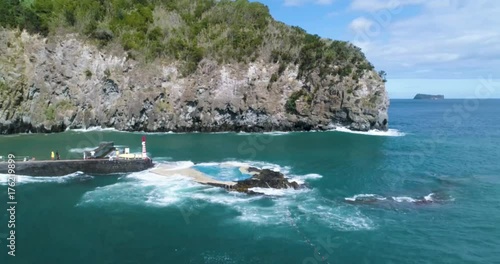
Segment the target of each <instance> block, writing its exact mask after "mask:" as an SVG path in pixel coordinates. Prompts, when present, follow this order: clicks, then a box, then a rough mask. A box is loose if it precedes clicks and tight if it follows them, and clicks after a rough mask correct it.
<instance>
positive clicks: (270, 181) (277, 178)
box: [232, 168, 300, 194]
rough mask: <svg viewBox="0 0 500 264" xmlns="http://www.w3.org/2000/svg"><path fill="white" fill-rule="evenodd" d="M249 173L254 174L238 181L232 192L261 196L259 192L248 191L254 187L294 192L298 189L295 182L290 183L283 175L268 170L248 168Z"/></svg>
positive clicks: (298, 186)
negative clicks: (291, 190)
mask: <svg viewBox="0 0 500 264" xmlns="http://www.w3.org/2000/svg"><path fill="white" fill-rule="evenodd" d="M248 171H249V172H250V173H255V174H254V175H253V176H252V177H251V178H249V179H246V180H242V181H238V182H237V184H236V185H234V186H233V187H232V189H233V190H235V191H238V192H244V193H248V194H261V193H259V192H255V191H251V190H249V189H251V188H254V187H260V188H274V189H288V188H293V189H295V190H297V189H299V188H300V185H299V184H298V183H297V182H294V181H292V182H290V181H288V179H287V178H285V176H284V175H283V173H280V172H277V171H273V170H269V169H263V170H260V169H257V168H249V169H248Z"/></svg>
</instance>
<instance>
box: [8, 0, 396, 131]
mask: <svg viewBox="0 0 500 264" xmlns="http://www.w3.org/2000/svg"><path fill="white" fill-rule="evenodd" d="M204 3H209V2H207V1H192V3H191V2H186V3H184V2H183V3H178V4H179V5H181V4H182V5H184V4H192V5H201V4H204ZM158 5H159V4H158ZM210 5H211V6H206V7H204V8H205V9H202V10H205V11H204V12H205V13H203V16H202V17H205V18H207V19H208V18H209V19H208V20H206V21H205V20H202V19H201V20H199V21H197V20H193V21H191V20H189V21H191V22H190V23H191V24H189V23H187V21H183V19H188V18H189V16H184V14H183V13H182V12H184V11H185V10H194V8H193V9H190V8H187V7H186V8H184V7H183V9H181V7H168V8H170V9H168V8H167V7H161V6H156V7H154V5H153V4H152V5H150V6H146V7H141V8H143V9H144V10H143V11H144V14H145V16H147V19H146V18H145V19H146V20H145V21H146V22H145V23H146V24H139V25H138V26H137V27H138V28H137V29H134V28H133V26H134V25H135V24H133V25H132V24H130V25H128V24H127V25H124V28H123V30H122V31H120V30H118V29H116V28H115V27H111V26H110V25H111V24H110V25H108V24H106V23H108V22H107V21H110V20H112V19H115V20H116V21H118V22H116V23H128V22H126V21H124V22H122V20H119V19H121V18H120V17H119V16H118V17H115V16H114V15H115V13H114V12H110V13H106V14H105V17H108V18H109V20H106V19H103V20H102V21H101V22H100V23H101V24H99V25H101V26H110V27H111V30H109V29H104V30H103V29H100V28H97V29H93V27H89V30H94V31H91V33H90V34H89V33H85V34H86V35H84V34H83V33H82V32H80V31H79V29H81V28H86V24H84V23H87V21H86V20H84V18H82V20H78V17H77V18H76V21H73V20H70V21H69V22H71V23H73V22H74V23H75V26H73V27H70V26H68V27H67V28H65V29H64V30H58V28H56V29H52V28H51V29H50V34H49V35H48V36H47V37H45V36H41V35H38V34H31V33H28V32H26V31H22V32H21V31H19V30H16V29H2V25H0V54H2V56H1V57H0V133H2V134H7V133H20V132H60V131H64V130H65V129H67V128H74V129H76V128H88V127H93V126H101V127H111V128H115V129H117V130H123V131H151V132H154V131H158V132H166V131H174V132H189V131H202V132H217V131H248V132H256V131H273V130H280V131H291V130H312V129H317V130H322V129H329V128H330V127H331V125H332V124H333V125H336V124H339V125H342V126H346V127H349V128H351V129H353V130H362V131H366V130H369V129H379V130H387V127H388V116H387V110H388V106H389V100H388V97H387V93H386V90H385V84H384V81H383V80H382V78H381V77H380V75H379V73H377V72H376V71H375V70H374V67H373V66H372V65H371V64H370V63H369V62H368V61H367V60H366V58H365V57H364V55H363V53H362V52H361V50H360V49H359V48H357V47H355V46H353V45H352V44H349V43H347V42H342V41H333V40H324V39H320V38H319V37H318V36H314V35H309V34H307V33H305V31H303V30H301V29H299V28H297V27H288V26H286V25H284V24H282V23H279V22H276V21H274V20H273V19H272V18H271V17H270V15H269V14H268V11H266V10H267V9H266V8H264V7H263V5H261V4H258V3H249V2H248V1H243V0H239V1H235V2H232V1H222V2H220V3H219V1H211V2H210ZM54 6H55V4H54ZM151 7H154V9H151ZM77 8H78V6H77ZM110 8H118V7H114V6H107V7H106V8H105V9H102V10H110ZM221 8H222V9H221ZM223 8H226V9H227V10H233V9H234V10H240V14H243V15H241V17H228V18H227V20H228V21H229V22H228V21H225V20H223V21H219V20H218V18H219V17H220V16H219V15H217V14H218V13H217V12H219V11H221V10H224V9H223ZM238 8H239V9H238ZM167 9H168V10H173V11H168V12H167V11H165V10H167ZM176 9H178V11H176ZM99 10H101V9H99ZM134 10H136V9H131V11H130V12H132V13H133V12H136V11H134ZM141 10H142V9H141ZM84 11H85V9H82V12H84ZM143 11H141V12H143ZM34 12H35V14H38V13H37V12H39V11H37V10H35V11H34ZM40 12H41V11H40ZM43 12H45V11H43ZM43 12H42V13H41V14H42V15H41V16H40V19H42V20H43V19H51V17H47V16H43V14H45V13H43ZM53 12H56V11H53ZM103 12H104V11H103ZM252 12H253V13H252ZM266 12H267V13H266ZM132 13H131V14H132ZM141 14H142V13H141ZM141 14H139V13H138V14H135V13H134V16H141ZM179 14H181V15H179ZM227 14H233V13H227ZM236 14H238V13H236ZM245 16H250V17H252V16H255V17H256V18H259V19H260V20H259V21H260V22H259V23H261V24H262V25H260V26H259V27H260V28H258V29H255V28H245V27H249V26H250V25H249V24H248V23H246V22H245V21H246V20H245V19H244V18H245ZM61 17H63V18H64V15H61ZM70 18H71V17H70ZM167 18H168V19H170V20H171V21H174V22H175V23H174V24H168V23H166V24H165V23H162V21H164V20H165V19H167ZM53 19H56V17H54V18H53ZM67 19H68V18H67ZM115 20H113V21H115ZM232 20H234V21H236V22H238V21H239V22H238V23H236V22H234V21H233V22H234V23H231V21H232ZM240 20H241V21H240ZM50 21H52V20H50ZM50 21H48V22H47V24H49V25H54V23H55V22H53V21H52V22H50ZM69 22H68V23H69ZM169 23H170V22H169ZM172 23H173V22H172ZM62 25H64V24H62ZM90 25H91V24H90ZM174 26H175V27H176V28H173V27H174ZM198 26H203V27H207V29H206V30H207V31H208V30H219V29H221V30H222V31H221V32H219V33H217V34H215V33H211V34H212V35H210V36H212V37H216V38H217V39H216V41H214V40H207V39H206V38H207V34H208V33H206V34H201V33H200V34H199V35H197V36H193V35H186V36H184V35H182V36H177V35H175V34H184V33H182V32H191V31H190V30H194V29H198V28H199V27H198ZM59 29H60V28H59ZM181 29H182V30H181ZM124 30H128V31H126V32H125V31H124ZM134 30H135V31H134ZM144 30H146V32H147V34H148V35H147V38H149V39H148V40H147V41H149V42H148V43H150V44H151V45H153V44H155V43H156V44H158V45H164V46H159V47H161V50H160V51H162V52H163V53H162V54H167V55H163V56H158V57H156V58H154V59H152V58H149V59H146V58H144V56H145V55H144V56H142V55H141V52H146V51H148V52H149V51H151V49H152V48H150V47H152V46H145V47H149V48H147V49H146V48H142V46H141V45H131V44H130V43H129V42H130V41H133V40H134V41H139V40H140V39H128V37H130V36H137V38H139V37H141V38H143V37H144V38H146V36H143V34H145V33H143V32H144ZM245 30H250V31H251V32H252V34H254V35H253V36H254V37H255V39H246V38H243V37H242V38H241V39H240V40H241V41H240V42H237V41H233V42H228V40H227V36H230V35H231V34H233V35H231V36H234V34H236V33H238V32H240V31H241V32H246V31H245ZM129 31H130V32H132V33H130V34H132V35H130V34H129V33H127V32H129ZM123 32H125V33H123ZM133 32H135V33H133ZM214 32H216V31H214ZM235 32H236V33H235ZM153 33H154V34H155V35H151V34H153ZM117 34H124V35H123V36H121V37H120V38H118V37H117ZM127 34H129V35H127ZM134 34H135V35H134ZM162 34H163V35H162ZM186 34H187V33H186ZM214 34H215V35H214ZM238 34H239V33H238ZM244 34H246V33H244ZM158 36H160V38H158ZM238 36H239V35H238ZM153 37H154V39H153ZM181 37H182V38H186V37H191V38H195V39H196V41H195V42H193V43H195V44H196V45H198V46H197V47H194V48H193V49H194V51H196V52H198V53H196V52H195V55H196V54H197V56H196V60H194V61H193V57H192V56H191V55H192V54H191V55H189V56H187V55H183V53H175V54H173V55H168V54H170V53H171V49H173V48H175V47H177V46H175V45H174V44H176V43H177V42H175V41H177V40H178V38H181ZM248 37H250V35H248ZM144 41H146V40H144ZM162 41H163V42H162ZM245 41H255V42H258V43H260V44H259V45H257V46H254V47H255V48H252V49H248V45H247V43H246V42H245ZM191 42H192V41H191ZM214 43H219V44H220V43H222V44H220V45H219V46H216V45H215V44H214ZM156 44H155V45H156ZM167 44H168V45H167ZM177 44H179V43H177ZM177 44H176V45H177ZM180 44H182V43H180ZM180 44H179V45H180ZM169 45H170V46H169ZM183 45H184V44H183ZM193 45H194V44H193ZM221 45H222V46H221ZM181 46H182V45H181ZM168 47H171V48H168ZM177 48H178V49H179V52H184V51H185V50H190V49H187V48H188V47H186V48H182V47H180V48H179V47H177ZM169 52H170V53H169ZM226 53H227V54H229V55H230V56H229V55H228V56H229V57H227V56H226V55H224V54H226ZM179 54H180V55H179ZM181 55H182V56H181ZM198 55H202V56H201V57H200V56H198ZM141 56H142V57H141ZM183 58H184V59H183ZM186 65H188V66H189V67H188V68H189V69H190V71H188V72H186Z"/></svg>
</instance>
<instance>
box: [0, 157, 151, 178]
mask: <svg viewBox="0 0 500 264" xmlns="http://www.w3.org/2000/svg"><path fill="white" fill-rule="evenodd" d="M151 167H153V162H152V160H151V159H149V158H148V159H133V160H132V159H131V160H125V159H123V160H109V159H87V160H47V161H17V162H16V163H15V169H14V171H15V174H18V175H27V176H64V175H68V174H71V173H75V172H77V171H81V172H83V173H89V174H100V175H106V174H110V173H122V172H124V173H125V172H137V171H142V170H146V169H149V168H151ZM8 170H9V169H8V163H7V162H0V173H4V174H7V173H8Z"/></svg>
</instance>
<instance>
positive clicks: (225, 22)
mask: <svg viewBox="0 0 500 264" xmlns="http://www.w3.org/2000/svg"><path fill="white" fill-rule="evenodd" d="M0 26H3V27H9V28H16V27H17V28H20V29H26V30H28V31H30V32H32V33H40V34H43V35H49V36H50V34H56V33H57V32H59V30H58V29H60V28H61V27H64V28H65V29H66V30H70V31H74V32H77V33H80V34H81V35H83V36H87V37H88V38H89V39H91V40H94V41H95V42H96V43H97V44H99V45H100V46H106V45H108V44H109V43H112V42H116V43H117V44H120V45H121V46H122V47H123V49H124V50H126V51H128V52H129V54H131V57H134V58H138V59H140V58H143V59H144V60H146V61H152V60H154V59H156V58H162V59H167V60H168V59H170V60H181V61H183V62H184V67H183V72H184V73H185V74H190V73H192V72H194V71H195V70H196V68H197V65H198V63H199V62H200V61H201V60H202V59H203V58H209V59H213V60H217V61H219V62H220V63H231V62H244V63H246V62H250V61H254V60H255V59H257V58H262V59H264V60H267V61H272V62H275V63H280V67H279V70H278V73H277V74H278V75H281V74H282V73H283V72H284V70H285V69H286V65H288V64H290V63H294V64H296V65H298V66H299V75H298V78H305V79H306V80H307V81H311V80H310V79H309V76H310V75H311V73H312V72H313V71H315V70H317V69H319V75H320V77H321V78H324V77H325V76H327V75H328V74H337V75H340V76H341V77H346V76H350V75H352V74H355V76H353V78H357V76H359V75H361V74H362V72H363V71H364V70H372V69H373V66H372V65H371V64H370V63H369V62H368V61H367V60H366V58H365V56H364V54H363V53H362V52H361V50H360V49H359V48H357V47H355V46H353V45H352V44H350V43H348V42H344V41H332V40H325V39H321V38H320V37H319V36H317V35H310V34H307V33H306V32H305V31H304V30H303V29H301V28H299V27H288V26H286V25H284V24H282V23H280V22H276V21H274V20H273V19H272V17H271V15H270V13H269V10H268V8H267V6H265V5H263V4H260V3H257V2H249V1H248V0H234V1H232V0H109V1H103V0H79V1H74V0H24V1H19V0H0ZM333 66H338V67H336V68H335V69H336V70H335V69H334V67H333Z"/></svg>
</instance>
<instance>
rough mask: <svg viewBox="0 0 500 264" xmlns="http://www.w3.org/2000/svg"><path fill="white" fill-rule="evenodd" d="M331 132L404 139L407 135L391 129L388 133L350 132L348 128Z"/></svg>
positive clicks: (338, 128)
mask: <svg viewBox="0 0 500 264" xmlns="http://www.w3.org/2000/svg"><path fill="white" fill-rule="evenodd" d="M331 131H337V132H343V133H351V134H358V135H366V136H383V137H403V136H405V135H406V133H403V132H400V131H399V130H397V129H389V130H388V131H381V130H370V131H354V130H350V129H348V128H346V127H337V128H335V129H333V130H331Z"/></svg>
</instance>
